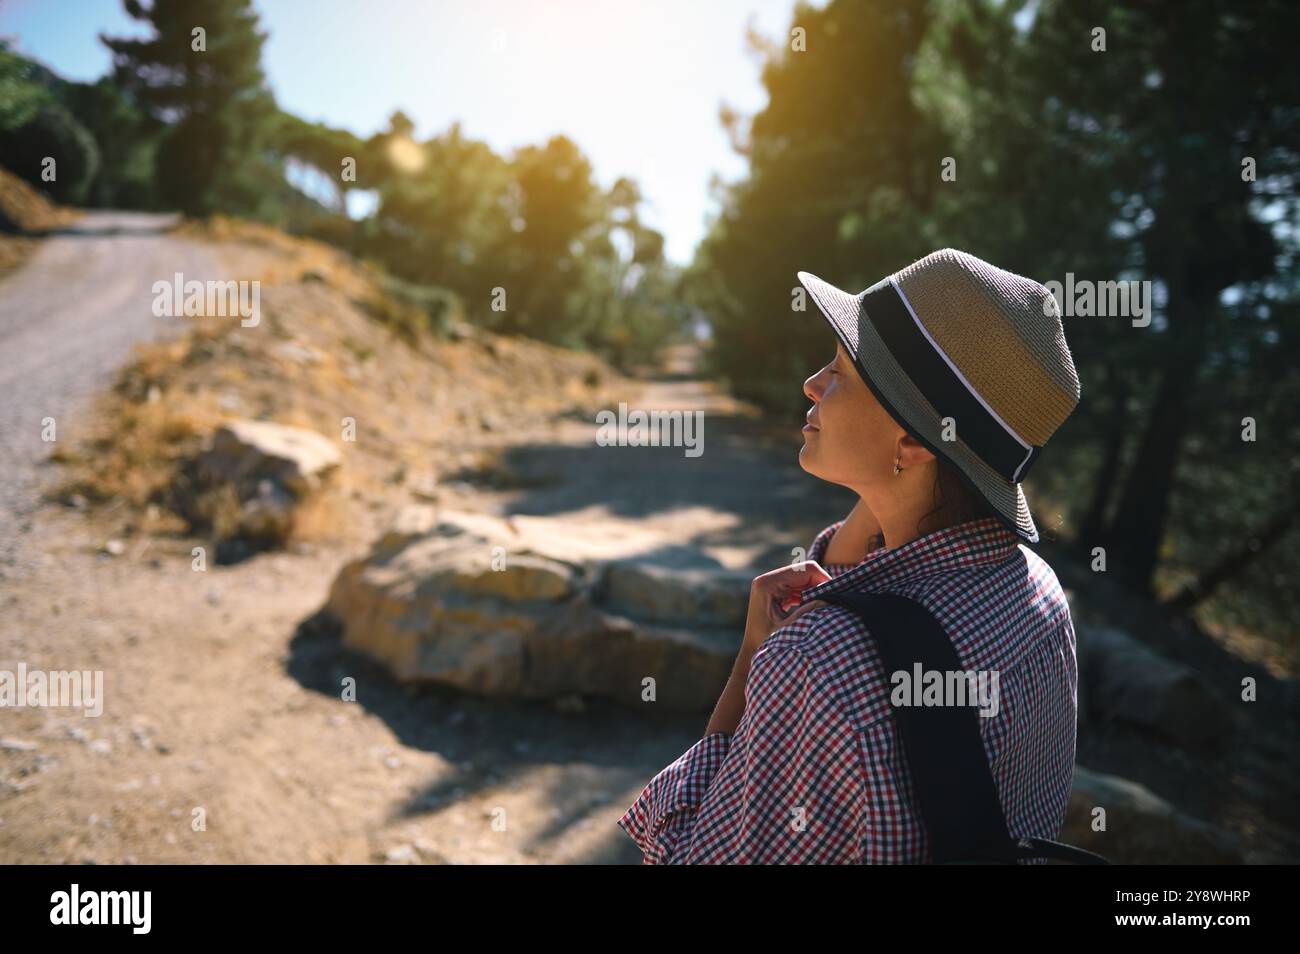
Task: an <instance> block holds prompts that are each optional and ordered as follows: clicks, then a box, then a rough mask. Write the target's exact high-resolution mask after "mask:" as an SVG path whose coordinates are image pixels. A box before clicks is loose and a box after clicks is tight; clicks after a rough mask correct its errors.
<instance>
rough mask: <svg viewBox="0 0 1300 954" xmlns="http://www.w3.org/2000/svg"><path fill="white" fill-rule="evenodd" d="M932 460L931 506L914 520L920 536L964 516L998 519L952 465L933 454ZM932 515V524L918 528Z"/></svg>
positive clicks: (965, 517) (977, 518) (991, 507)
mask: <svg viewBox="0 0 1300 954" xmlns="http://www.w3.org/2000/svg"><path fill="white" fill-rule="evenodd" d="M934 464H935V467H934V509H933V510H930V511H929V512H927V513H925V514H924V515H922V517H921V519H920V520H918V521H917V522H916V532H917V534H918V535H922V536H923V535H924V534H927V533H933V532H934V531H935V530H941V529H943V528H944V527H950V526H953V525H954V524H958V523H965V522H966V521H968V520H979V519H981V518H983V517H993V518H994V519H995V520H1001V518H1000V517H999V515H998V512H997V511H996V510H994V509H993V505H992V504H990V503H989V502H988V501H987V500H985V499H984V497H983V496H982V495H980V494H977V493H975V492H974V491H973V490H971V489H970V487H969V486H967V484H966V482H965V480H964V479H963V478H962V475H961V473H960V472H959V471H958V470H957V468H956V467H954V466H953V465H952V464H950V463H948V462H947V461H946V460H944V459H943V458H942V457H939V456H938V455H936V456H935V458H934ZM936 515H938V516H937V517H936ZM932 517H934V518H935V520H934V521H933V523H934V525H933V526H931V527H930V528H929V529H926V530H922V529H921V524H923V523H925V522H926V521H927V520H929V519H930V518H932Z"/></svg>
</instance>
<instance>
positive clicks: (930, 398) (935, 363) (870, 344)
mask: <svg viewBox="0 0 1300 954" xmlns="http://www.w3.org/2000/svg"><path fill="white" fill-rule="evenodd" d="M798 277H799V281H800V283H801V284H802V285H803V286H804V287H805V288H806V289H808V293H809V295H811V296H812V300H813V301H814V302H816V304H817V307H818V308H819V309H820V310H821V312H822V314H823V315H825V316H826V320H827V321H828V322H829V323H830V326H831V328H833V329H834V331H835V334H836V335H837V336H838V337H839V339H840V341H842V342H843V343H844V347H845V349H846V350H847V351H848V353H849V354H850V355H851V356H852V357H853V361H854V364H855V365H856V366H857V369H858V373H859V374H861V375H862V378H863V380H864V381H866V383H867V386H868V387H870V388H871V391H872V393H873V394H875V396H876V399H877V400H878V401H880V403H881V405H882V406H883V407H884V408H885V410H886V411H888V412H889V414H890V415H891V416H892V417H893V418H894V420H895V421H897V422H898V424H899V426H900V427H902V428H904V429H905V430H906V431H907V432H908V433H910V434H911V435H912V436H913V437H915V438H916V439H917V440H918V441H920V442H921V443H922V444H923V445H924V446H925V447H927V448H928V449H929V450H930V451H931V452H932V453H933V454H935V456H936V457H941V458H943V459H944V460H946V461H948V462H949V463H951V464H952V465H953V466H954V467H955V468H956V469H957V471H958V472H959V473H960V474H961V475H962V477H963V479H964V480H965V482H966V484H967V486H969V487H970V488H971V489H972V490H973V491H975V492H976V493H978V494H979V495H980V496H981V497H983V498H984V499H985V500H987V501H988V502H989V504H990V505H992V507H993V509H994V510H995V511H997V513H998V514H999V515H1000V517H1001V518H1002V521H1003V522H1004V523H1005V524H1006V525H1007V526H1008V527H1009V528H1010V529H1012V530H1014V531H1015V532H1016V533H1017V534H1019V535H1020V536H1021V537H1022V538H1023V539H1025V540H1027V541H1029V542H1030V543H1037V542H1038V528H1037V527H1036V526H1035V525H1034V520H1033V517H1032V516H1030V513H1029V503H1028V501H1027V500H1026V499H1025V493H1024V491H1023V490H1022V489H1021V486H1020V484H1021V481H1023V480H1024V478H1025V475H1026V474H1027V473H1029V469H1030V468H1031V467H1032V466H1033V464H1034V461H1036V460H1037V459H1038V455H1039V453H1040V452H1041V451H1042V449H1043V445H1044V444H1046V443H1047V439H1048V438H1049V437H1051V436H1052V434H1053V432H1055V431H1056V429H1057V428H1058V427H1060V426H1061V424H1062V423H1063V422H1064V421H1065V419H1066V418H1067V417H1069V415H1070V412H1071V411H1073V410H1074V408H1075V407H1076V406H1077V405H1078V403H1079V395H1080V391H1079V375H1078V374H1077V373H1076V372H1075V369H1074V359H1073V358H1072V357H1071V356H1070V349H1069V347H1067V345H1066V343H1065V332H1064V329H1063V328H1062V326H1061V313H1060V309H1059V308H1058V306H1057V304H1056V299H1055V298H1053V297H1052V294H1051V292H1050V291H1049V290H1048V289H1047V288H1046V287H1045V286H1043V285H1041V284H1039V283H1038V282H1036V281H1033V280H1032V279H1029V278H1025V277H1023V276H1021V275H1015V274H1013V273H1011V272H1008V271H1004V270H1003V269H1001V268H997V267H996V266H993V265H990V264H989V263H988V262H986V261H984V260H982V259H979V258H976V257H975V256H974V255H969V254H967V253H966V252H961V251H958V250H956V249H951V248H945V249H941V250H939V251H937V252H932V253H931V254H929V255H927V256H925V258H922V259H920V260H918V261H916V262H913V263H912V264H911V265H908V266H907V267H906V268H904V269H902V270H900V271H897V272H895V273H894V274H892V275H890V276H888V277H887V278H883V279H881V280H880V281H878V282H877V283H876V284H874V285H872V286H871V287H870V288H868V289H866V290H865V291H862V292H859V293H858V294H856V295H854V294H851V293H849V292H846V291H843V290H841V289H839V288H836V287H835V286H834V285H831V284H830V283H828V282H825V281H823V280H822V279H820V278H818V277H817V276H816V275H812V274H810V273H808V272H799V273H798Z"/></svg>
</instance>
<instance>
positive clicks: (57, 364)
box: [0, 211, 221, 579]
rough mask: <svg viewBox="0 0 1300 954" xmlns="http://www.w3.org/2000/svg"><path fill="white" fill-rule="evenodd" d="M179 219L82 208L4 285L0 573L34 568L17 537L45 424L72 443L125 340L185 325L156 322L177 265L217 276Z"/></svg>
mask: <svg viewBox="0 0 1300 954" xmlns="http://www.w3.org/2000/svg"><path fill="white" fill-rule="evenodd" d="M175 222H176V217H175V216H173V215H167V214H151V213H142V212H112V211H92V212H86V214H85V215H84V217H83V218H81V219H80V220H79V221H78V222H77V223H76V224H75V225H74V226H72V227H70V228H69V229H67V230H64V231H62V232H60V233H59V234H58V235H55V236H53V237H51V238H49V239H47V240H46V241H45V242H44V243H43V244H42V245H41V247H40V248H39V249H38V250H37V252H36V254H35V255H33V256H32V258H31V259H30V260H29V261H28V262H27V263H26V264H25V265H24V266H23V267H22V268H21V269H19V270H18V271H16V272H14V273H12V274H11V275H9V276H7V277H6V278H5V279H3V281H0V400H2V401H3V404H2V405H0V408H2V409H0V579H4V578H6V577H9V578H12V577H21V576H23V575H25V573H26V572H28V571H29V570H30V568H31V565H32V564H31V557H32V554H31V553H30V552H26V551H25V548H24V547H23V540H22V537H23V534H24V533H25V532H26V529H25V528H26V527H28V526H30V524H29V520H28V518H29V516H30V514H31V513H32V512H33V511H35V510H36V509H38V508H39V507H40V506H41V503H40V499H39V495H40V492H41V489H42V487H43V483H44V480H45V479H46V472H45V469H44V468H43V467H42V466H41V465H42V462H43V461H44V460H45V459H46V458H47V457H48V456H49V454H50V452H51V451H52V450H53V449H54V445H53V444H50V443H48V442H46V441H43V440H42V421H43V420H44V419H45V418H47V417H50V418H53V419H54V421H55V425H56V437H57V439H58V440H60V441H67V440H69V439H71V438H72V437H73V436H74V435H75V434H77V432H78V430H79V428H80V426H81V423H82V420H83V415H82V412H83V411H84V410H85V409H86V408H87V407H88V406H89V404H88V402H89V401H90V399H91V398H92V396H93V395H94V394H95V393H96V392H97V391H99V390H100V389H102V388H104V387H105V386H106V385H107V384H109V383H110V382H111V380H112V377H113V373H114V372H115V371H116V369H117V368H118V367H120V366H121V365H122V364H123V363H124V361H125V360H126V359H127V357H128V356H129V354H130V351H131V346H132V345H134V344H135V343H136V342H140V341H148V340H153V339H157V338H159V337H162V336H165V335H168V334H174V333H176V332H178V331H180V330H182V329H183V328H184V324H183V322H184V320H185V319H183V318H156V317H154V315H153V313H152V310H151V305H152V302H153V297H154V296H153V291H152V289H153V284H154V282H156V281H160V280H168V281H170V280H171V279H172V277H173V276H174V274H175V273H176V272H181V273H182V274H183V275H184V276H185V279H186V280H189V279H191V278H193V279H197V280H199V281H207V280H210V279H215V278H218V277H221V276H220V274H219V265H218V263H217V261H216V259H215V258H214V256H213V255H212V254H211V252H210V251H209V250H208V249H206V248H204V247H203V246H202V245H200V244H198V243H195V242H191V241H188V240H186V239H183V238H179V237H176V236H174V235H170V234H168V230H169V229H170V228H171V226H172V225H174V224H175ZM25 552H26V555H24V553H25Z"/></svg>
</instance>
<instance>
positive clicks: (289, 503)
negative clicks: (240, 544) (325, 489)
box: [180, 421, 341, 545]
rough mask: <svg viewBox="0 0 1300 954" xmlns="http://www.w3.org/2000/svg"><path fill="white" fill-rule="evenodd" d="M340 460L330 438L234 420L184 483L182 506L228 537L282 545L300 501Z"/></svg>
mask: <svg viewBox="0 0 1300 954" xmlns="http://www.w3.org/2000/svg"><path fill="white" fill-rule="evenodd" d="M340 460H341V455H340V454H339V451H338V448H336V447H335V446H334V444H333V443H331V442H330V441H329V440H328V439H327V438H325V437H323V436H322V435H320V434H317V433H316V432H314V431H309V430H305V429H303V428H301V427H288V426H286V425H284V424H273V423H271V422H269V421H231V422H229V423H227V424H224V425H222V426H221V427H220V428H218V429H217V431H216V433H214V434H213V435H212V439H211V441H210V442H209V446H208V447H207V449H206V450H204V451H203V452H202V453H201V454H200V455H199V456H198V458H197V459H195V460H194V461H193V462H192V466H191V467H190V468H189V470H188V472H187V474H186V482H185V483H184V484H182V485H180V486H181V487H183V488H184V491H185V492H183V493H182V494H181V498H182V505H183V509H185V510H187V511H188V512H189V516H190V517H191V519H192V520H193V521H194V522H195V523H197V524H203V525H211V526H213V527H214V528H216V529H217V530H218V531H219V533H220V535H221V536H223V537H224V538H226V539H227V540H246V541H251V542H255V543H258V544H261V545H275V544H278V543H282V542H284V541H285V540H286V539H288V537H289V536H290V534H291V533H292V531H293V526H294V520H295V514H296V512H297V508H298V505H299V504H301V503H302V501H303V499H304V498H305V497H306V496H307V495H308V494H310V493H312V492H313V491H315V490H317V489H318V488H319V487H320V486H321V485H322V484H323V483H324V481H325V480H327V479H328V478H329V476H330V474H331V473H332V472H333V471H334V470H335V469H336V468H337V467H338V465H339V462H340Z"/></svg>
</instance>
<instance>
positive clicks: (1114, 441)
mask: <svg viewBox="0 0 1300 954" xmlns="http://www.w3.org/2000/svg"><path fill="white" fill-rule="evenodd" d="M1105 388H1106V393H1108V394H1109V395H1110V397H1111V401H1112V402H1113V406H1112V408H1111V413H1110V418H1109V422H1108V426H1107V434H1106V452H1105V454H1104V455H1103V456H1102V462H1101V470H1100V471H1098V473H1097V478H1096V480H1095V481H1094V482H1093V486H1092V499H1091V500H1090V501H1089V503H1088V510H1087V512H1086V513H1085V514H1084V518H1083V520H1082V522H1081V523H1080V526H1079V536H1078V545H1079V547H1080V549H1081V550H1082V551H1083V552H1085V553H1086V552H1088V551H1090V550H1091V549H1092V548H1093V547H1095V546H1104V547H1109V546H1110V540H1109V539H1108V538H1107V537H1106V507H1107V505H1108V504H1109V503H1110V501H1111V496H1112V491H1113V490H1114V489H1115V486H1116V482H1115V480H1114V479H1113V478H1114V477H1115V476H1116V475H1118V474H1119V463H1120V457H1121V456H1122V454H1123V452H1124V439H1125V438H1126V437H1127V436H1128V428H1127V427H1126V426H1125V425H1126V423H1127V420H1128V382H1127V381H1125V380H1124V378H1123V377H1122V376H1120V375H1119V374H1117V373H1116V372H1115V371H1114V369H1112V368H1111V366H1110V365H1107V366H1106V367H1105Z"/></svg>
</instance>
